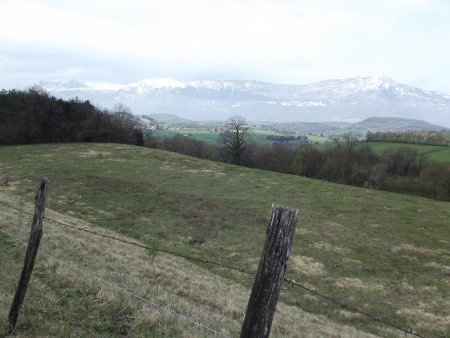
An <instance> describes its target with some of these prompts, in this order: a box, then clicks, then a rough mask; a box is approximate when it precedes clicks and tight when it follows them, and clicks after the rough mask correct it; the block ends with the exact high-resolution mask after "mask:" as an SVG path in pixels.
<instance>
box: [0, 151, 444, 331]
mask: <svg viewBox="0 0 450 338" xmlns="http://www.w3.org/2000/svg"><path fill="white" fill-rule="evenodd" d="M42 176H47V177H48V178H49V180H50V189H49V197H48V207H49V208H50V209H52V210H55V211H57V212H59V213H61V214H63V215H70V216H71V217H75V218H77V219H81V220H83V221H85V222H88V223H89V224H92V226H98V227H101V228H105V229H108V230H111V231H114V232H117V233H120V234H121V235H124V236H129V237H131V238H134V239H136V240H139V241H141V242H142V243H145V244H147V245H154V246H157V247H160V248H167V249H170V250H176V251H178V252H180V253H183V254H189V255H195V256H198V257H202V258H208V259H214V260H221V261H223V262H225V263H228V264H232V265H237V266H241V267H244V268H246V269H249V270H256V268H257V264H258V259H259V255H260V252H261V249H262V244H263V242H264V238H265V226H266V224H267V221H268V216H269V212H270V205H271V203H277V204H281V205H286V206H289V207H293V208H298V209H299V210H300V222H299V227H298V229H297V231H296V235H295V238H294V242H293V249H292V253H291V258H290V262H289V264H288V270H287V277H289V278H294V279H295V280H296V281H298V282H301V283H304V284H305V285H307V286H310V287H312V288H317V289H318V290H320V291H322V292H324V293H326V294H329V295H330V296H332V297H334V298H336V299H339V300H342V301H346V302H348V303H349V304H353V305H355V306H358V307H360V308H361V309H362V310H364V311H367V312H370V313H372V314H374V315H377V316H383V318H384V319H386V320H389V321H391V322H393V323H395V324H396V325H399V326H402V327H413V328H414V329H415V330H417V331H419V332H421V333H422V334H423V335H425V336H445V335H447V334H448V333H449V330H448V328H449V326H448V325H449V322H450V291H449V290H450V279H449V273H450V267H449V265H450V264H449V260H450V243H449V239H450V207H449V204H448V203H446V202H439V201H434V200H430V199H426V198H421V197H416V196H408V195H402V194H396V193H389V192H383V191H377V190H369V189H363V188H355V187H349V186H343V185H337V184H332V183H328V182H323V181H318V180H312V179H307V178H302V177H298V176H291V175H283V174H278V173H273V172H268V171H262V170H254V169H249V168H242V167H237V166H232V165H227V164H223V163H216V162H209V161H205V160H199V159H195V158H191V157H187V156H182V155H179V154H176V153H170V152H165V151H161V150H155V149H147V148H142V147H133V146H126V145H117V144H58V145H30V146H11V147H1V148H0V192H1V193H2V194H4V196H11V199H13V198H15V199H18V200H20V201H32V200H33V197H34V193H35V190H36V188H37V185H38V182H39V180H40V178H41V177H42ZM0 221H2V222H4V220H0ZM0 241H2V242H6V241H7V239H6V238H5V237H1V236H0ZM65 245H67V246H70V245H71V244H70V243H66V244H65ZM0 248H1V249H0V255H1V258H2V259H1V261H0V264H6V263H4V262H8V264H13V263H12V262H9V261H12V260H14V261H16V260H20V259H19V258H18V257H19V251H20V250H19V249H17V248H16V249H14V250H12V251H11V252H9V251H8V252H5V251H4V250H5V249H4V246H3V243H2V245H1V246H0ZM89 248H90V250H95V249H94V248H92V247H89ZM85 249H86V248H85V247H84V246H83V245H78V246H77V250H80V257H81V258H80V260H79V263H80V264H88V261H89V259H88V258H82V257H85V256H84V253H83V250H85ZM86 250H87V249H86ZM71 257H72V259H74V260H76V259H77V258H76V257H77V256H76V255H73V256H71ZM87 257H88V256H87ZM117 259H119V258H118V257H117ZM98 264H100V263H98ZM121 264H126V262H121ZM2 268H4V267H3V265H2ZM199 268H204V269H207V273H209V274H211V276H217V278H219V277H220V278H221V282H220V283H225V284H223V285H227V284H231V285H234V284H236V283H237V285H239V286H240V287H241V288H243V289H244V290H249V288H250V286H251V283H252V280H251V278H249V277H247V276H245V275H244V276H242V275H239V274H236V273H232V272H229V271H226V270H223V269H216V268H213V267H211V266H204V267H202V266H200V267H199ZM4 269H6V267H5V268H4ZM158 269H162V266H158ZM44 270H45V269H44ZM196 273H199V272H198V271H197V272H196ZM125 277H126V276H125ZM125 277H121V278H122V279H123V282H124V283H125V282H126V279H125ZM2 280H3V279H2ZM223 280H224V281H225V282H223ZM227 281H228V282H227ZM2 285H3V284H2ZM221 285H222V284H221ZM2 288H3V286H0V291H1V293H0V295H2V298H0V300H3V302H0V306H2V307H4V308H6V305H4V304H3V303H6V304H7V303H8V302H7V300H8V301H9V298H7V297H6V293H7V292H8V295H9V293H10V289H8V290H5V289H4V288H3V289H2ZM65 292H66V294H65V297H67V302H68V303H69V305H70V306H71V308H75V310H73V311H75V312H76V311H77V309H78V308H79V311H82V308H83V306H85V305H86V304H77V303H76V292H75V291H74V294H73V295H71V294H70V289H69V291H67V290H66V291H65ZM80 292H81V291H80ZM180 292H184V293H186V292H188V291H186V290H184V291H180ZM210 292H212V293H211V294H209V295H207V297H206V296H204V297H206V298H208V297H209V299H214V297H216V294H215V293H214V292H216V291H213V290H211V291H210ZM73 297H75V298H73ZM230 297H231V296H230ZM224 298H226V296H224ZM239 298H242V297H238V300H236V302H238V301H240V302H242V303H245V304H246V302H247V299H239ZM280 301H281V302H282V303H283V304H286V305H287V306H293V307H294V308H299V309H302V310H305V311H307V312H308V313H311V314H314V315H324V316H326V317H327V319H326V320H331V321H334V322H336V323H339V324H343V325H348V326H350V327H354V328H356V329H360V330H364V331H366V332H371V333H374V334H378V335H381V336H397V334H398V332H395V331H392V330H391V329H387V328H384V327H383V326H381V325H379V324H376V323H373V322H372V321H370V320H367V319H364V318H363V317H361V316H358V315H355V314H352V313H351V312H350V311H347V310H345V309H342V308H337V307H336V306H333V305H330V304H328V303H326V302H325V301H322V300H320V299H318V298H316V297H314V296H311V295H309V294H307V293H304V292H303V291H302V290H300V289H297V288H289V287H284V288H283V290H282V293H281V296H280ZM204 302H206V300H204ZM74 303H75V304H74ZM245 304H244V306H245ZM69 305H68V306H69ZM116 305H117V306H120V302H119V303H117V304H116ZM127 306H128V305H127ZM61 311H63V310H61ZM99 311H102V310H99ZM0 314H5V311H3V312H0ZM95 316H97V315H96V314H95V313H94V317H95ZM98 316H100V317H101V314H98ZM231 317H233V316H231ZM83 318H84V315H81V314H80V320H83ZM121 318H122V317H121ZM320 318H324V317H320ZM240 319H241V317H240V316H236V318H235V319H234V322H233V321H232V320H231V322H233V323H234V324H226V325H235V326H237V329H236V328H235V329H233V330H238V327H239V326H238V324H239V320H240ZM299 320H300V319H299ZM323 320H325V319H323ZM61 321H64V320H63V319H61ZM88 322H89V320H88ZM319 322H320V321H319ZM236 323H237V324H236ZM30 325H31V324H30ZM55 325H56V324H55ZM86 325H88V324H86ZM92 325H93V324H92ZM92 325H88V328H91V329H92ZM105 325H106V326H107V325H112V324H108V323H105ZM168 325H169V324H168ZM170 325H174V324H173V323H172V324H170ZM224 325H225V324H224ZM37 327H40V326H39V325H37ZM233 327H234V326H233ZM107 328H108V327H107ZM107 328H106V329H105V330H107ZM23 330H25V332H27V333H28V335H31V336H33V335H41V334H42V332H41V334H39V332H38V331H33V326H32V325H31V326H30V327H28V326H26V327H24V328H23ZM36 330H38V329H36ZM95 330H96V329H95ZM95 330H94V331H95ZM233 330H231V333H234V335H235V334H236V331H233ZM101 332H104V331H101ZM114 332H115V333H116V331H114ZM138 332H142V331H138ZM152 332H153V331H152ZM154 332H160V331H158V330H157V329H155V331H154ZM163 332H166V331H163ZM277 332H278V336H283V335H290V334H288V333H287V332H284V334H283V330H282V329H280V331H277ZM175 335H177V333H175ZM300 336H301V335H300ZM310 336H314V334H311V335H310ZM344 336H345V335H344ZM347 336H356V337H357V336H358V334H353V335H352V334H349V335H347Z"/></svg>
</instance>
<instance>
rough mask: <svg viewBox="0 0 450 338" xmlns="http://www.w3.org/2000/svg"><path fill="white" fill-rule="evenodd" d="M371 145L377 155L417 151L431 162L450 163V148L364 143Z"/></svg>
mask: <svg viewBox="0 0 450 338" xmlns="http://www.w3.org/2000/svg"><path fill="white" fill-rule="evenodd" d="M363 144H367V145H369V146H370V147H371V148H372V150H373V152H374V153H375V154H377V155H381V154H383V152H384V151H386V150H389V149H395V148H410V149H417V151H418V152H419V153H422V154H425V155H426V156H427V157H428V159H430V160H437V161H441V162H450V147H448V146H432V145H424V144H407V143H390V142H364V143H363Z"/></svg>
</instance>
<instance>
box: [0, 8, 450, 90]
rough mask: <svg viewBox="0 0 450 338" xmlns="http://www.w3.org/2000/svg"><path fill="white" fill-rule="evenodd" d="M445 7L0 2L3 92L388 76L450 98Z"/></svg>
mask: <svg viewBox="0 0 450 338" xmlns="http://www.w3.org/2000/svg"><path fill="white" fill-rule="evenodd" d="M449 60H450V0H342V1H341V0H334V1H332V0H316V1H313V0H305V1H303V0H0V88H12V87H18V88H22V87H25V86H30V85H32V84H36V83H39V82H40V81H47V80H50V81H68V80H85V81H106V82H118V83H129V82H136V81H139V80H142V79H144V78H152V77H160V78H173V79H178V80H193V79H198V78H207V79H215V80H225V79H238V80H239V79H241V80H260V81H267V82H274V83H297V84H304V83H310V82H315V81H320V80H327V79H335V78H350V77H356V76H386V77H390V78H392V79H393V80H395V81H397V82H400V83H404V84H408V85H412V86H416V87H419V88H422V89H426V90H436V91H442V92H448V93H450V65H449Z"/></svg>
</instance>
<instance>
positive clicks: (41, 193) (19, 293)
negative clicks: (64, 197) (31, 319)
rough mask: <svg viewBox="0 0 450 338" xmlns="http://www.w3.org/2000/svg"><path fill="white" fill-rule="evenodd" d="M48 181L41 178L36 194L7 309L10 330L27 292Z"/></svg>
mask: <svg viewBox="0 0 450 338" xmlns="http://www.w3.org/2000/svg"><path fill="white" fill-rule="evenodd" d="M47 185H48V181H47V179H46V178H43V179H42V181H41V185H40V187H39V190H38V192H37V194H36V198H35V207H34V216H33V223H32V224H31V231H30V239H29V241H28V248H27V253H26V255H25V260H24V263H23V268H22V273H21V275H20V280H19V285H18V286H17V290H16V294H15V295H14V299H13V302H12V304H11V309H10V310H9V316H8V319H9V325H10V329H11V332H12V331H14V328H15V327H16V323H17V318H18V316H19V311H20V306H21V305H22V302H23V299H24V297H25V293H26V292H27V287H28V282H29V281H30V277H31V274H32V272H33V267H34V261H35V259H36V255H37V252H38V248H39V243H40V241H41V237H42V220H43V219H44V212H45V200H46V189H47Z"/></svg>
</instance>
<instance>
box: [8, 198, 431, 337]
mask: <svg viewBox="0 0 450 338" xmlns="http://www.w3.org/2000/svg"><path fill="white" fill-rule="evenodd" d="M0 204H3V205H6V206H7V207H9V208H11V209H14V210H16V211H19V212H22V213H26V214H30V215H32V213H31V212H28V211H25V210H21V209H19V208H16V207H14V206H12V205H10V204H8V203H6V202H4V201H0ZM44 219H47V220H49V221H52V222H54V223H56V224H60V225H62V226H65V227H69V228H72V229H75V230H78V231H82V232H86V233H89V234H92V235H95V236H99V237H103V238H108V239H112V240H115V241H119V242H122V243H125V244H128V245H133V246H136V247H140V248H142V249H146V250H150V251H153V252H161V253H166V254H169V255H173V256H176V257H180V258H184V259H186V260H190V261H194V262H200V263H204V264H210V265H215V266H218V267H220V268H225V269H228V270H234V271H238V272H240V273H243V274H247V275H256V274H257V273H256V272H254V271H248V270H246V269H243V268H239V267H235V266H232V265H228V264H224V263H222V262H217V261H214V260H208V259H202V258H198V257H192V256H188V255H183V254H179V253H177V252H174V251H171V250H166V249H159V248H153V247H150V246H147V245H143V244H139V243H136V242H132V241H128V240H125V239H121V238H118V237H115V236H110V235H105V234H101V233H99V232H96V231H93V230H89V229H85V228H81V227H77V226H75V225H72V224H67V223H64V222H61V221H58V220H55V219H53V218H50V217H44ZM0 230H1V229H0ZM283 280H284V281H285V282H287V283H289V285H290V286H292V287H299V288H301V289H303V290H304V291H306V292H308V293H310V294H312V295H313V296H317V297H320V298H322V299H324V300H326V301H328V302H329V303H333V304H335V305H337V306H339V307H342V308H346V309H347V310H350V311H352V312H355V313H358V314H360V315H362V316H364V317H366V318H368V319H371V320H372V321H374V322H377V323H380V324H383V325H385V326H387V327H390V328H392V329H396V330H399V331H402V332H403V333H405V334H411V335H413V336H416V337H420V338H426V337H425V336H422V335H421V334H419V333H418V332H415V331H414V330H413V329H412V328H403V327H400V326H396V325H394V324H392V323H389V322H387V321H385V320H383V318H381V317H379V316H374V315H372V314H369V313H367V312H365V311H362V310H360V309H358V308H356V307H354V306H351V305H349V304H347V303H345V302H342V301H339V300H336V299H334V298H332V297H330V296H327V295H325V294H323V293H320V292H319V291H318V290H316V289H312V288H309V287H307V286H305V285H303V284H301V283H299V282H297V281H295V280H293V279H288V278H284V279H283Z"/></svg>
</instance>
